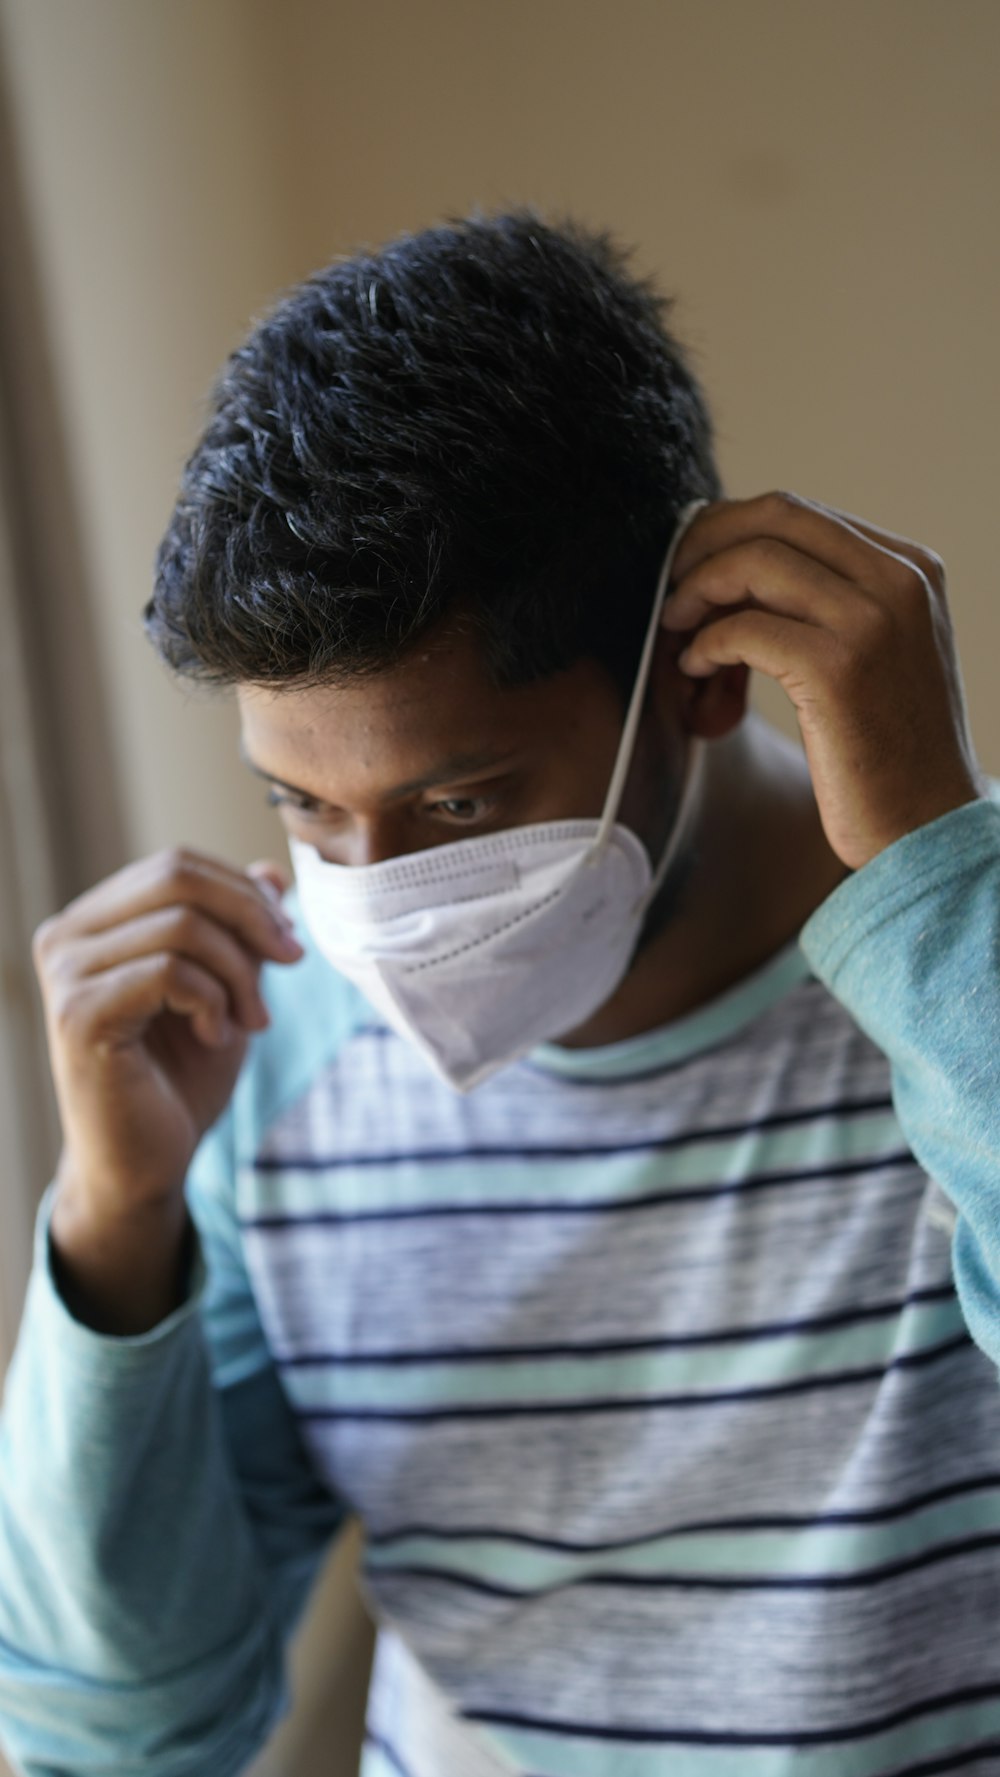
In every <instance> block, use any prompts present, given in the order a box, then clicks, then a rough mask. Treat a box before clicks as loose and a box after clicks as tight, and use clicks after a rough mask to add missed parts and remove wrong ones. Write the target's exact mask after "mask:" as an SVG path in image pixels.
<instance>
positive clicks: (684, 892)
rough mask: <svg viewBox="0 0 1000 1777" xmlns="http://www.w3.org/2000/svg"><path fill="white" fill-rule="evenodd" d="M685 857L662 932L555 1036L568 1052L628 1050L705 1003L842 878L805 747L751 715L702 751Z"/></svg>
mask: <svg viewBox="0 0 1000 1777" xmlns="http://www.w3.org/2000/svg"><path fill="white" fill-rule="evenodd" d="M685 859H686V860H687V865H688V867H687V869H686V873H685V875H684V880H683V885H682V887H681V889H680V892H679V898H678V900H677V902H676V905H674V906H673V907H672V909H671V912H670V914H669V917H668V918H667V919H666V920H665V922H664V924H663V927H662V929H661V930H658V931H657V932H656V935H655V937H652V938H651V939H650V940H649V941H648V942H646V943H644V944H643V945H642V946H641V948H640V949H639V951H638V952H637V953H636V956H635V959H634V960H633V962H632V965H631V967H630V969H629V971H628V973H627V974H626V975H625V977H624V979H623V980H622V982H621V984H620V985H619V987H618V988H617V989H616V990H615V992H614V993H613V994H612V996H611V998H610V999H608V1000H606V1001H605V1002H604V1005H603V1006H600V1007H599V1008H598V1010H597V1011H596V1012H595V1013H594V1014H593V1015H592V1017H590V1018H588V1019H587V1021H586V1022H585V1023H584V1024H581V1025H579V1026H577V1028H576V1029H575V1030H573V1031H570V1032H568V1033H567V1034H566V1035H564V1036H562V1037H560V1038H559V1039H558V1041H559V1042H560V1043H561V1044H562V1045H563V1046H564V1047H565V1048H569V1049H576V1048H581V1049H582V1048H593V1047H596V1046H598V1045H601V1044H605V1043H619V1042H623V1041H625V1040H626V1039H627V1038H628V1037H633V1036H640V1035H641V1034H642V1033H643V1032H644V1031H649V1030H655V1029H656V1028H657V1027H658V1026H660V1025H663V1024H668V1023H670V1022H671V1021H672V1020H673V1019H675V1018H681V1017H683V1016H684V1015H685V1014H686V1013H688V1012H694V1011H696V1010H697V1009H698V1007H699V1006H703V1005H706V1004H707V1003H708V1002H709V1000H712V999H714V998H715V997H716V996H717V995H718V994H720V993H724V992H725V991H726V989H727V988H729V987H733V986H735V985H736V983H737V982H739V981H742V980H743V979H744V978H745V977H746V976H747V975H749V974H752V973H753V971H754V970H755V969H758V968H760V967H761V966H762V965H763V964H764V963H765V962H767V961H768V959H769V958H770V957H772V956H774V955H775V953H776V952H777V951H779V950H781V949H782V948H783V947H784V946H785V945H786V944H789V943H790V942H791V941H792V940H793V939H794V938H795V937H796V936H797V935H798V932H799V931H800V930H801V927H802V926H803V925H804V924H805V921H806V920H807V919H808V918H809V915H810V914H811V913H813V912H814V911H815V909H816V908H817V907H818V906H819V904H820V902H821V901H824V900H825V899H826V897H827V895H828V894H830V893H831V891H832V890H833V889H834V888H835V887H836V886H837V883H838V882H841V881H842V880H843V878H844V877H845V876H846V875H847V869H846V866H845V865H844V864H842V863H841V861H840V859H839V858H838V857H837V856H836V854H835V853H834V852H833V851H832V850H831V848H830V845H829V843H828V841H827V839H826V836H825V834H824V832H823V827H822V823H821V821H820V818H819V812H818V809H817V807H816V800H815V797H814V795H813V791H812V785H811V783H810V780H809V772H808V768H807V766H806V763H805V760H804V758H803V756H802V754H801V751H800V750H799V748H798V747H796V746H794V745H793V743H792V742H791V741H788V740H786V739H785V738H784V736H782V735H781V734H779V733H778V732H777V730H776V729H774V728H771V727H770V726H769V725H768V724H767V723H765V722H764V721H762V720H761V718H759V717H757V716H750V717H748V718H747V719H746V721H744V722H743V723H742V724H741V726H740V728H739V729H738V730H737V731H736V732H735V733H734V734H733V735H730V736H729V737H728V738H727V739H725V740H723V741H716V742H714V743H712V744H711V745H710V746H709V748H708V752H707V757H706V759H705V769H704V772H703V774H702V781H701V789H700V795H699V800H698V805H697V807H696V809H695V810H694V811H693V816H692V822H691V827H690V830H689V834H688V837H687V839H686V841H685V843H684V849H683V852H682V854H681V857H680V858H679V859H678V860H677V866H675V868H680V869H683V868H684V861H685ZM665 891H666V894H667V895H669V894H670V893H671V884H670V881H669V879H668V881H667V883H666V884H665ZM654 915H655V908H654Z"/></svg>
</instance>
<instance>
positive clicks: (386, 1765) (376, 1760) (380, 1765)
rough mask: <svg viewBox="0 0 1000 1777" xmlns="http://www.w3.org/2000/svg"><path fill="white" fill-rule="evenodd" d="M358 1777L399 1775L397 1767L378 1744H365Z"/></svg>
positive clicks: (395, 1776) (396, 1776)
mask: <svg viewBox="0 0 1000 1777" xmlns="http://www.w3.org/2000/svg"><path fill="white" fill-rule="evenodd" d="M358 1777H399V1768H398V1766H397V1765H394V1764H392V1763H391V1761H390V1760H389V1759H387V1758H386V1756H385V1753H384V1752H383V1751H382V1748H381V1747H380V1746H372V1744H371V1742H370V1741H369V1743H368V1744H367V1745H366V1746H365V1748H364V1751H363V1753H362V1755H361V1764H360V1765H359V1767H358Z"/></svg>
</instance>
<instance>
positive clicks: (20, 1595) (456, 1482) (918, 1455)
mask: <svg viewBox="0 0 1000 1777" xmlns="http://www.w3.org/2000/svg"><path fill="white" fill-rule="evenodd" d="M291 911H292V912H293V914H294V912H295V903H294V898H293V899H292V902H291ZM303 938H304V939H305V941H306V942H307V943H308V939H307V937H306V935H305V934H303ZM262 986H263V990H264V993H265V997H266V998H267V1000H268V1004H269V1007H270V1010H271V1014H272V1023H271V1025H270V1027H269V1029H268V1030H266V1031H265V1032H263V1033H261V1034H260V1035H259V1036H257V1037H255V1038H254V1039H253V1041H252V1043H251V1046H250V1050H249V1052H248V1057H247V1061H246V1063H245V1065H244V1068H243V1070H242V1072H241V1076H240V1079H239V1082H238V1084H237V1087H236V1090H235V1092H234V1095H233V1098H232V1100H231V1103H230V1106H229V1108H228V1109H227V1111H226V1113H225V1114H224V1115H223V1117H222V1118H221V1119H220V1120H219V1122H218V1123H217V1124H216V1126H215V1127H214V1128H213V1129H212V1130H211V1131H210V1132H209V1134H208V1135H207V1136H206V1138H205V1139H204V1141H203V1142H202V1144H201V1146H200V1148H199V1150H198V1153H197V1155H196V1157H195V1161H194V1164H193V1166H192V1169H191V1172H190V1175H189V1178H188V1181H187V1185H186V1192H187V1198H188V1202H189V1204H190V1208H191V1212H192V1216H193V1218H194V1221H195V1226H196V1230H197V1240H196V1245H195V1251H194V1255H193V1262H192V1265H191V1270H190V1276H189V1280H188V1290H187V1296H186V1299H185V1300H184V1302H183V1304H182V1305H181V1306H180V1307H179V1308H177V1309H176V1310H175V1312H174V1313H172V1314H171V1315H169V1316H168V1317H167V1319H165V1320H164V1321H163V1322H162V1323H161V1324H160V1325H158V1326H156V1327H155V1328H153V1330H152V1331H150V1332H148V1333H146V1334H143V1335H140V1336H137V1337H114V1336H110V1335H104V1334H101V1333H98V1332H95V1331H93V1330H92V1329H90V1328H88V1327H86V1326H84V1325H82V1324H81V1323H80V1322H78V1321H76V1320H75V1319H74V1318H73V1316H72V1315H71V1314H70V1312H69V1311H68V1309H67V1307H66V1305H65V1304H64V1302H63V1300H62V1298H61V1296H60V1294H59V1291H58V1288H57V1286H56V1283H55V1280H54V1276H53V1270H52V1264H51V1254H50V1249H49V1240H48V1224H49V1217H50V1214H51V1208H52V1198H53V1190H54V1187H53V1186H50V1187H49V1189H48V1191H47V1192H46V1194H45V1196H44V1198H43V1200H42V1203H41V1205H40V1207H39V1211H38V1218H37V1223H36V1231H35V1256H34V1267H33V1271H32V1275H31V1279H30V1283H29V1288H28V1295H27V1299H26V1303H25V1310H24V1315H23V1319H22V1323H21V1329H20V1334H19V1338H18V1343H17V1347H16V1350H15V1354H14V1357H13V1361H12V1363H11V1366H10V1369H9V1372H8V1375H7V1379H6V1386H5V1392H4V1396H3V1405H2V1413H0V1744H2V1745H3V1746H4V1748H5V1750H6V1751H7V1753H8V1756H9V1757H10V1758H11V1759H12V1760H13V1761H14V1763H15V1766H16V1768H17V1769H18V1770H19V1771H21V1772H23V1773H25V1774H26V1777H55V1774H56V1773H59V1774H60V1777H83V1774H84V1773H86V1774H87V1777H111V1774H112V1773H114V1774H115V1777H139V1774H140V1773H141V1774H142V1777H182V1774H183V1777H188V1774H191V1777H194V1774H195V1773H197V1774H198V1777H206V1774H207V1773H209V1772H211V1773H212V1777H230V1774H232V1777H235V1774H236V1773H238V1772H240V1771H242V1770H244V1769H245V1767H246V1765H247V1764H248V1763H249V1762H250V1761H251V1759H252V1758H253V1757H254V1756H255V1754H256V1753H257V1752H258V1751H259V1749H260V1748H261V1746H262V1745H263V1744H264V1742H265V1741H266V1739H267V1737H268V1736H269V1734H270V1732H271V1730H272V1729H273V1727H274V1725H275V1724H276V1722H277V1721H278V1720H279V1719H280V1718H281V1717H282V1715H283V1714H284V1713H285V1711H286V1710H287V1708H288V1706H289V1694H288V1687H287V1678H286V1663H285V1662H286V1650H287V1644H288V1640H289V1637H290V1635H291V1633H292V1631H293V1629H294V1628H295V1626H296V1625H297V1623H298V1621H299V1620H300V1617H301V1614H302V1612H303V1610H304V1607H305V1604H306V1601H307V1599H308V1596H309V1592H310V1588H311V1586H312V1583H313V1580H314V1578H315V1576H316V1573H317V1571H318V1567H319V1564H320V1562H321V1560H322V1558H323V1556H324V1555H325V1553H326V1551H327V1549H328V1547H329V1544H330V1541H331V1538H333V1537H334V1536H335V1535H336V1534H337V1531H338V1529H339V1527H340V1525H341V1524H342V1523H343V1521H344V1519H345V1517H346V1516H347V1515H348V1514H357V1515H358V1516H359V1517H360V1518H361V1520H362V1522H363V1525H364V1527H365V1531H366V1554H365V1560H364V1586H365V1591H366V1594H367V1596H368V1600H369V1603H370V1605H371V1608H372V1610H373V1612H374V1614H375V1615H376V1618H377V1620H378V1622H379V1625H380V1631H379V1642H378V1648H377V1654H376V1665H375V1671H374V1676H373V1682H372V1687H371V1696H370V1702H369V1721H368V1737H367V1741H366V1747H365V1753H364V1760H363V1765H362V1770H363V1773H364V1777H400V1773H403V1774H404V1777H491V1774H492V1777H501V1774H502V1773H511V1772H515V1773H521V1774H522V1777H570V1774H572V1777H731V1774H732V1777H791V1774H792V1773H794V1774H795V1777H890V1774H891V1777H903V1774H904V1773H908V1774H909V1777H918V1774H919V1777H925V1774H926V1777H930V1773H937V1772H945V1771H958V1770H961V1771H963V1772H964V1773H967V1774H971V1777H986V1773H987V1772H989V1771H991V1770H992V1771H996V1770H997V1769H1000V1637H998V1635H997V1624H998V1620H1000V1390H998V1387H997V1375H996V1367H997V1365H998V1363H1000V807H998V806H996V805H995V804H993V803H991V802H987V801H981V802H977V803H973V804H970V805H968V806H966V807H964V808H961V809H958V810H956V811H954V812H953V813H951V814H949V815H946V816H944V817H943V818H942V819H941V820H938V821H935V822H933V823H931V824H930V825H928V826H926V827H923V828H921V829H920V830H918V831H917V832H914V833H912V834H910V835H908V836H907V837H905V838H904V839H901V840H899V841H898V842H897V843H896V844H895V845H892V846H890V847H889V848H888V849H887V850H886V851H884V852H883V853H882V854H881V855H880V856H879V857H877V858H875V859H874V860H873V861H872V862H871V863H869V864H867V865H866V866H865V867H864V868H863V869H861V870H859V871H857V872H856V873H855V874H854V875H853V876H851V877H849V878H848V879H847V880H846V881H845V882H843V883H842V884H841V885H840V886H839V887H838V888H837V889H836V890H835V891H834V893H833V894H832V895H831V896H830V897H829V898H828V899H827V900H826V901H825V902H824V903H823V904H822V906H820V907H819V908H818V910H817V911H816V913H815V914H814V915H813V916H812V918H811V919H810V920H809V921H808V923H807V924H806V926H805V927H804V929H803V931H802V933H801V934H800V937H799V939H798V940H797V941H796V942H795V943H793V944H790V945H789V946H788V947H787V948H785V949H784V950H782V951H780V952H779V953H778V954H777V955H776V956H775V957H773V958H772V959H771V960H770V961H769V962H768V963H767V964H766V965H765V966H764V967H763V968H761V969H759V970H758V971H756V972H755V973H754V974H753V975H752V976H750V977H749V978H748V979H746V980H744V981H743V982H741V983H739V984H738V985H737V986H736V987H734V988H732V989H731V990H729V991H728V992H726V993H725V994H723V995H721V996H720V997H718V998H717V999H715V1000H713V1001H711V1002H710V1003H709V1004H707V1005H705V1006H703V1007H701V1008H699V1009H698V1010H697V1011H695V1012H694V1013H692V1014H690V1015H688V1016H687V1017H684V1018H681V1019H679V1020H676V1021H675V1022H673V1023H672V1024H669V1025H667V1026H665V1027H663V1028H661V1029H659V1030H657V1031H653V1032H650V1033H647V1034H645V1035H642V1036H639V1037H636V1038H633V1039H630V1040H629V1041H627V1042H623V1043H618V1044H615V1045H611V1046H608V1047H604V1048H594V1049H584V1050H569V1049H563V1048H559V1047H558V1046H556V1045H543V1046H542V1047H541V1048H539V1049H536V1050H534V1051H533V1052H532V1053H531V1054H530V1055H529V1056H527V1057H526V1058H525V1059H524V1060H523V1061H522V1062H520V1063H517V1064H515V1065H514V1066H512V1067H510V1068H507V1069H505V1070H504V1071H503V1072H502V1073H500V1074H499V1075H497V1076H495V1077H494V1078H493V1079H492V1080H490V1081H488V1082H487V1083H486V1084H485V1085H483V1086H481V1087H480V1088H478V1089H477V1090H476V1091H474V1092H472V1093H470V1094H468V1095H466V1096H461V1095H458V1094H455V1093H453V1092H452V1091H451V1090H450V1089H449V1088H448V1087H447V1086H445V1085H443V1084H442V1083H440V1082H438V1081H437V1079H436V1078H435V1077H434V1076H433V1075H432V1074H431V1073H430V1071H429V1070H428V1068H427V1067H426V1065H425V1063H424V1062H423V1061H422V1060H421V1058H420V1057H419V1055H418V1054H417V1053H416V1052H415V1051H414V1050H412V1049H411V1048H410V1047H409V1046H408V1045H407V1044H406V1043H405V1042H403V1041H402V1040H401V1039H400V1038H398V1037H397V1036H396V1035H395V1034H393V1033H392V1032H391V1031H389V1030H388V1029H387V1028H386V1027H385V1026H384V1025H383V1024H382V1023H381V1022H380V1021H379V1020H378V1019H377V1018H376V1017H375V1016H374V1014H373V1013H372V1012H371V1010H370V1008H368V1007H367V1006H366V1004H365V1003H364V1001H363V1000H361V999H360V997H359V996H358V995H357V994H356V993H355V992H354V990H353V989H351V988H350V987H348V986H347V984H346V983H344V982H343V981H341V980H340V978H339V977H337V976H336V975H335V974H334V972H333V971H332V970H331V969H330V968H329V966H328V965H327V964H326V963H325V962H324V960H323V959H322V957H320V956H319V955H318V953H316V952H315V951H314V950H313V949H312V948H311V947H310V948H309V950H308V954H307V956H306V958H305V960H304V961H303V962H302V963H300V964H298V965H297V966H296V967H295V968H293V969H291V970H287V971H286V970H282V969H279V968H267V969H265V971H264V974H263V977H262Z"/></svg>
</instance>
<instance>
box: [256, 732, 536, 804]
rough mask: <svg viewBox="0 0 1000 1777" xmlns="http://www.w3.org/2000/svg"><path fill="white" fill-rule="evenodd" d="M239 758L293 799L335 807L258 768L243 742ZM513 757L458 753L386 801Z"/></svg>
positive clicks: (429, 787)
mask: <svg viewBox="0 0 1000 1777" xmlns="http://www.w3.org/2000/svg"><path fill="white" fill-rule="evenodd" d="M239 756H240V759H241V760H242V762H243V764H244V765H245V766H246V767H247V768H248V770H250V771H252V772H253V773H254V775H255V776H256V777H262V778H264V779H265V780H266V782H267V783H270V784H277V785H278V787H279V788H280V789H282V790H290V791H291V792H292V795H293V796H303V797H305V799H306V800H307V801H308V802H321V803H323V804H324V805H325V806H326V807H327V808H332V807H334V806H335V805H334V804H333V803H328V802H326V798H325V797H323V796H317V795H316V793H315V791H313V790H304V789H303V788H302V787H301V785H300V784H290V783H288V782H287V780H286V779H285V778H283V777H275V775H274V772H273V771H265V770H264V768H263V766H261V765H257V764H256V763H255V762H254V760H253V759H251V757H250V755H249V753H248V752H247V750H246V748H245V746H244V745H243V742H242V740H241V741H240V743H239ZM512 757H513V755H511V754H508V755H506V756H504V755H499V756H498V755H497V754H496V753H459V754H456V755H455V756H454V757H453V758H451V759H445V760H444V761H443V762H442V763H441V764H440V765H435V766H434V768H433V770H432V771H427V772H425V773H424V775H423V776H422V777H415V778H411V779H410V780H409V782H408V783H405V784H397V786H396V788H395V789H393V790H390V791H389V792H388V794H387V795H386V796H385V797H384V798H383V800H384V801H386V802H396V801H400V800H401V799H402V798H403V797H404V796H414V795H416V794H417V793H418V792H419V791H420V790H431V789H433V788H434V786H435V784H448V783H454V782H455V781H456V780H459V779H461V778H462V777H463V776H467V775H469V774H470V773H472V772H476V771H487V770H489V769H490V767H491V766H501V765H506V764H509V763H510V762H511V759H512Z"/></svg>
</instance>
